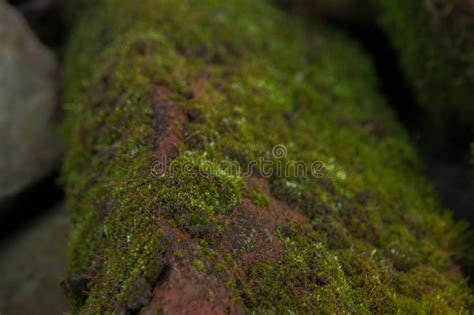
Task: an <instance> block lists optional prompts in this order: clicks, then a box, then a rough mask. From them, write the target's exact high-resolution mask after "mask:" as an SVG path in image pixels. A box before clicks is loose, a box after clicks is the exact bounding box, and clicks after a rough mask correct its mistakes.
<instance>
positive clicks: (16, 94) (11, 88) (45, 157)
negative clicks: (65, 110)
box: [0, 0, 61, 202]
mask: <svg viewBox="0 0 474 315" xmlns="http://www.w3.org/2000/svg"><path fill="white" fill-rule="evenodd" d="M57 68H58V66H57V62H56V60H55V57H54V55H53V53H52V52H51V51H49V50H48V49H47V48H46V47H44V46H43V45H42V44H41V43H40V42H39V41H38V40H37V39H36V37H35V36H34V34H33V32H32V31H31V30H30V29H29V27H28V25H27V23H26V21H25V20H24V19H23V17H22V16H21V15H20V14H19V13H18V12H16V11H15V9H14V8H12V7H11V6H10V5H9V4H7V3H6V2H5V1H3V0H0V202H1V201H2V200H5V199H7V198H11V197H13V196H15V195H16V194H18V193H19V192H21V191H22V190H24V189H25V188H26V187H28V186H30V185H32V184H34V183H35V182H37V181H38V180H40V179H42V178H43V177H45V176H46V175H48V174H49V173H51V171H52V170H53V169H54V168H56V167H57V165H58V162H59V158H60V154H61V145H60V141H59V135H58V132H57V128H56V127H57V122H58V120H59V119H58V118H59V111H58V107H57V80H56V79H57Z"/></svg>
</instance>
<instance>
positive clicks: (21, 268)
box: [0, 204, 69, 315]
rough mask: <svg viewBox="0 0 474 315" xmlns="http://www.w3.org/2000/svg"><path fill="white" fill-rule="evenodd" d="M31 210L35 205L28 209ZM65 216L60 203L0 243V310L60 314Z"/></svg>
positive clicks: (62, 310) (63, 305) (63, 306)
mask: <svg viewBox="0 0 474 315" xmlns="http://www.w3.org/2000/svg"><path fill="white" fill-rule="evenodd" d="M31 210H35V209H31ZM68 228H69V218H68V212H67V210H66V207H65V206H64V205H63V204H61V205H58V206H56V207H55V208H54V209H52V210H50V211H49V212H48V213H47V214H46V215H44V216H41V217H40V218H39V219H38V220H37V221H36V222H34V223H33V224H31V225H29V226H27V227H24V228H23V229H22V230H19V231H17V233H16V235H15V236H13V237H11V238H8V239H6V240H2V243H0V314H2V315H10V314H11V315H16V314H25V315H27V314H51V315H54V314H64V313H65V312H66V311H67V310H68V303H67V299H66V298H65V296H64V294H63V292H62V290H61V287H60V281H61V280H62V278H63V277H64V276H65V274H66V264H67V263H66V260H67V259H66V256H67V254H66V252H67V250H66V247H67V235H68Z"/></svg>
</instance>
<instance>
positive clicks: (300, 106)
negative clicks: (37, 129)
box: [64, 0, 472, 314]
mask: <svg viewBox="0 0 474 315" xmlns="http://www.w3.org/2000/svg"><path fill="white" fill-rule="evenodd" d="M86 4H87V5H86ZM81 6H87V9H83V11H81V14H76V16H77V21H76V25H75V27H74V30H73V33H72V37H71V41H70V43H69V45H68V51H67V54H66V78H67V91H66V97H67V104H68V113H67V119H66V122H65V134H66V142H67V143H66V144H67V156H66V160H65V166H64V183H65V187H66V191H67V197H68V200H69V204H70V207H71V209H72V225H73V229H72V234H71V241H70V252H69V258H70V275H69V277H68V278H67V279H66V280H65V283H64V285H65V287H66V289H67V291H68V293H69V295H70V297H71V299H72V301H73V305H74V310H75V312H79V313H82V314H100V313H116V314H123V313H124V312H128V311H139V312H140V314H155V313H156V312H157V311H158V310H161V311H163V312H164V313H172V312H178V311H183V310H184V311H186V310H187V311H189V312H196V311H200V312H202V313H226V312H230V313H244V312H246V311H256V312H263V311H274V312H283V311H285V310H286V311H288V310H292V311H299V312H304V311H306V312H315V313H343V312H345V313H349V312H350V313H370V312H375V313H393V312H400V313H417V312H429V313H454V312H456V313H458V312H462V311H465V312H468V311H469V310H472V304H471V301H472V296H471V293H470V291H469V289H468V287H467V285H466V283H465V280H464V278H463V275H462V273H461V272H460V271H459V267H457V266H458V265H457V263H456V261H457V260H458V259H459V258H461V254H462V251H463V246H462V242H461V241H460V238H461V237H462V229H461V228H460V227H459V226H457V225H456V224H455V223H453V222H452V220H451V219H450V216H449V214H448V213H446V212H445V211H443V210H442V209H440V207H439V205H438V203H437V201H436V198H435V196H434V195H433V193H432V191H431V188H430V186H429V184H428V183H427V182H426V181H425V179H424V178H423V176H422V175H421V172H420V165H419V162H418V159H417V157H416V155H415V153H414V151H413V149H412V148H411V147H410V145H409V144H408V142H407V139H406V136H405V134H404V132H403V130H402V129H401V128H400V126H399V125H398V124H397V123H396V121H395V119H394V117H393V114H392V112H391V111H390V110H389V109H388V108H387V106H386V104H385V102H384V99H383V98H382V97H381V96H380V95H378V94H377V93H376V92H375V91H376V88H375V85H376V82H374V74H373V70H372V68H371V64H370V62H369V60H368V59H367V58H366V56H365V55H364V54H363V53H361V51H360V50H359V49H358V48H357V47H356V45H354V44H353V43H351V41H349V40H348V39H346V38H345V37H343V36H341V35H340V34H338V33H335V32H333V31H331V30H329V29H327V28H326V27H324V26H322V25H321V26H318V27H316V28H315V27H311V31H310V32H308V31H307V30H305V27H304V26H302V25H295V23H292V22H290V19H289V18H287V17H285V16H284V15H283V14H282V13H281V12H279V11H277V10H276V9H274V8H272V7H271V6H270V5H269V4H267V3H266V2H263V1H253V0H238V1H237V0H229V1H215V0H200V1H192V0H181V1H168V0H143V1H139V2H132V1H125V0H124V1H117V0H104V1H100V2H99V1H94V2H92V1H90V3H89V2H88V1H80V5H79V6H78V7H76V8H75V9H78V8H79V9H80V7H81ZM296 162H297V163H296ZM248 165H250V166H251V167H247V166H248ZM269 165H270V166H271V168H270V171H271V172H269V168H268V166H269ZM295 165H299V166H301V165H303V167H302V168H300V167H295ZM236 166H239V168H237V167H236ZM247 169H248V171H246V170H247ZM282 170H287V172H284V171H282ZM288 170H289V171H288Z"/></svg>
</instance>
